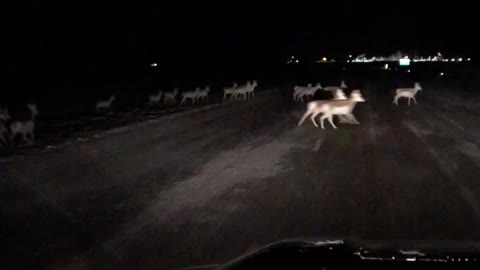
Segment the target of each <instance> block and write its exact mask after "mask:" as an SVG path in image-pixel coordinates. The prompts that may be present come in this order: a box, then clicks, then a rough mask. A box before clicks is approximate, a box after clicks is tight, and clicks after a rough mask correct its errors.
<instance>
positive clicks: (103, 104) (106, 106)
mask: <svg viewBox="0 0 480 270" xmlns="http://www.w3.org/2000/svg"><path fill="white" fill-rule="evenodd" d="M114 100H115V96H110V98H109V99H107V100H99V101H97V107H96V108H97V112H100V111H103V110H106V111H107V110H110V108H111V107H112V102H113V101H114Z"/></svg>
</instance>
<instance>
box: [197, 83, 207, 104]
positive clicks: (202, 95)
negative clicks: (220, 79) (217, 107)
mask: <svg viewBox="0 0 480 270" xmlns="http://www.w3.org/2000/svg"><path fill="white" fill-rule="evenodd" d="M209 92H210V86H207V87H205V89H203V90H200V92H199V93H198V95H197V99H198V100H201V101H207V100H208V93H209Z"/></svg>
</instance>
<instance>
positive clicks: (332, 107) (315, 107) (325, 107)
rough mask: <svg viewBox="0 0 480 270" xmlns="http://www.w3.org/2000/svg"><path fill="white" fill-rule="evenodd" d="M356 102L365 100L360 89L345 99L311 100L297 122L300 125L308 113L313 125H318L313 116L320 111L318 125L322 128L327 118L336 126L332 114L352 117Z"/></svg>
mask: <svg viewBox="0 0 480 270" xmlns="http://www.w3.org/2000/svg"><path fill="white" fill-rule="evenodd" d="M358 102H365V99H364V98H363V97H362V94H361V93H360V90H353V91H352V93H351V94H350V97H349V98H348V99H345V100H320V101H311V102H309V103H307V111H306V112H305V114H304V115H303V116H302V119H300V122H298V125H299V126H300V125H301V124H302V123H303V122H304V121H305V119H307V117H308V116H309V115H310V120H311V121H312V123H313V125H315V126H316V127H318V124H317V122H315V117H316V116H317V115H319V114H320V113H323V115H322V116H321V117H320V126H321V127H322V129H324V128H325V127H324V121H325V119H328V122H330V124H331V125H332V127H333V128H335V129H336V128H337V127H336V126H335V124H334V123H333V116H334V115H344V116H346V117H347V118H348V119H354V118H355V117H354V116H353V114H352V111H353V109H354V108H355V105H356V104H357V103H358Z"/></svg>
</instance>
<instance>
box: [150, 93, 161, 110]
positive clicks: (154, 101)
mask: <svg viewBox="0 0 480 270" xmlns="http://www.w3.org/2000/svg"><path fill="white" fill-rule="evenodd" d="M162 95H163V91H162V90H160V91H158V93H157V94H156V95H150V96H148V105H150V106H152V105H157V104H158V102H160V99H161V98H162Z"/></svg>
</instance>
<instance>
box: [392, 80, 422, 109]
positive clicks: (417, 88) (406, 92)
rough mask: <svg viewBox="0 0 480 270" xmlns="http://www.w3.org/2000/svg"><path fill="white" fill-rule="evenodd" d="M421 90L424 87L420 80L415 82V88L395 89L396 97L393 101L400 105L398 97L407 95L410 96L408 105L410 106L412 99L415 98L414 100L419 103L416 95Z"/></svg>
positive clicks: (406, 96)
mask: <svg viewBox="0 0 480 270" xmlns="http://www.w3.org/2000/svg"><path fill="white" fill-rule="evenodd" d="M420 90H422V87H421V86H420V84H419V83H418V82H416V83H415V86H414V87H413V88H398V89H397V90H395V97H394V98H393V103H394V104H396V105H398V99H399V98H401V97H405V98H408V106H410V100H411V99H413V102H415V104H417V100H416V99H415V95H416V94H417V92H418V91H420Z"/></svg>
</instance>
